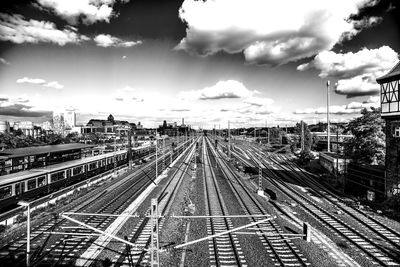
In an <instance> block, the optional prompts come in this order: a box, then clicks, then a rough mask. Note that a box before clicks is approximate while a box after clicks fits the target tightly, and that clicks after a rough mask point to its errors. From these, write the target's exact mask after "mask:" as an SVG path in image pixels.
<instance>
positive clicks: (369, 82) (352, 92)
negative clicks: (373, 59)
mask: <svg viewBox="0 0 400 267" xmlns="http://www.w3.org/2000/svg"><path fill="white" fill-rule="evenodd" d="M382 75H383V74H382ZM379 76H380V75H378V76H375V75H373V74H364V75H359V76H356V77H354V78H351V79H344V80H339V81H338V82H337V83H336V84H335V93H337V94H339V95H346V96H347V97H348V98H351V97H356V96H370V95H377V94H379V90H380V89H379V84H377V83H376V81H375V80H376V78H377V77H379Z"/></svg>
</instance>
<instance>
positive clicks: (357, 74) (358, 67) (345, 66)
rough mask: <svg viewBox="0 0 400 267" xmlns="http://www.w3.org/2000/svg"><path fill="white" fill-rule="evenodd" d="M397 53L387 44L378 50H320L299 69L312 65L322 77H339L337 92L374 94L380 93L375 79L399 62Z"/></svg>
mask: <svg viewBox="0 0 400 267" xmlns="http://www.w3.org/2000/svg"><path fill="white" fill-rule="evenodd" d="M398 60H399V59H398V54H397V53H396V52H395V51H394V50H393V49H391V48H390V47H388V46H382V47H380V48H377V49H367V48H363V49H361V50H360V51H358V52H356V53H353V52H348V53H335V52H332V51H329V52H328V51H325V52H321V53H319V54H318V55H317V56H316V57H315V58H314V59H313V60H312V61H311V62H310V63H306V64H302V65H299V66H298V67H297V70H300V71H304V70H307V69H310V68H315V69H318V70H320V71H321V72H320V73H319V76H320V77H321V78H327V77H331V78H337V79H339V80H338V82H337V83H336V84H335V92H336V93H337V94H342V95H347V97H353V96H364V95H374V94H378V93H379V85H378V84H377V83H376V78H378V77H380V76H382V75H384V74H386V73H387V72H388V71H390V70H391V68H392V67H393V66H394V65H395V64H396V63H397V61H398Z"/></svg>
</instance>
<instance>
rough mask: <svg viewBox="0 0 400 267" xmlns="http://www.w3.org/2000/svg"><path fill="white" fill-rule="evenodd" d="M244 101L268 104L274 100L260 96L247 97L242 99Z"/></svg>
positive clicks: (259, 105)
mask: <svg viewBox="0 0 400 267" xmlns="http://www.w3.org/2000/svg"><path fill="white" fill-rule="evenodd" d="M243 102H244V103H247V104H250V105H253V106H258V107H261V106H268V105H272V104H273V103H274V100H272V99H270V98H261V97H249V98H246V99H245V100H243Z"/></svg>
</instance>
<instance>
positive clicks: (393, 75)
mask: <svg viewBox="0 0 400 267" xmlns="http://www.w3.org/2000/svg"><path fill="white" fill-rule="evenodd" d="M397 79H400V61H399V62H397V64H396V65H395V66H394V67H393V68H392V69H391V70H390V71H389V72H388V73H386V74H385V75H383V76H382V77H379V78H378V79H376V81H377V82H378V83H379V84H381V83H385V82H391V81H393V80H397Z"/></svg>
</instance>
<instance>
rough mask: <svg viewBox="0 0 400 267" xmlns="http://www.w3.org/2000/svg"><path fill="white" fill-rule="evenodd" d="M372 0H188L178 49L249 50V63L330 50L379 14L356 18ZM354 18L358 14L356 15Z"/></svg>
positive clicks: (202, 53) (246, 53) (201, 52)
mask: <svg viewBox="0 0 400 267" xmlns="http://www.w3.org/2000/svg"><path fill="white" fill-rule="evenodd" d="M371 2H372V1H371V0H354V1H348V0H341V1H338V0H325V1H320V0H308V1H306V2H304V1H289V0H281V1H264V0H251V1H248V0H237V1H230V0H219V1H195V0H185V1H184V2H183V4H182V6H181V8H180V9H179V17H180V18H181V20H182V21H183V22H185V23H186V25H187V29H186V37H185V38H183V39H182V40H181V41H180V43H179V44H178V46H177V47H176V49H178V50H185V51H187V52H189V53H191V54H196V55H200V56H208V55H212V54H215V53H217V52H220V51H224V52H226V53H230V54H233V53H240V52H243V54H244V56H245V59H246V61H247V62H248V63H255V64H267V65H281V64H285V63H288V62H290V61H296V60H299V59H302V58H306V57H310V56H312V55H315V54H317V53H318V52H321V51H325V50H330V49H332V47H333V46H334V45H335V44H336V43H340V42H341V41H342V40H344V39H345V38H347V39H348V38H351V37H352V36H354V35H355V34H357V33H358V32H359V31H360V30H361V29H362V28H363V27H370V26H371V25H374V24H376V23H378V22H379V19H378V18H363V19H362V20H361V21H355V20H354V19H351V15H354V14H358V12H359V10H360V9H361V8H362V7H364V6H366V5H371V4H373V3H371ZM353 17H354V16H353Z"/></svg>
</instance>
